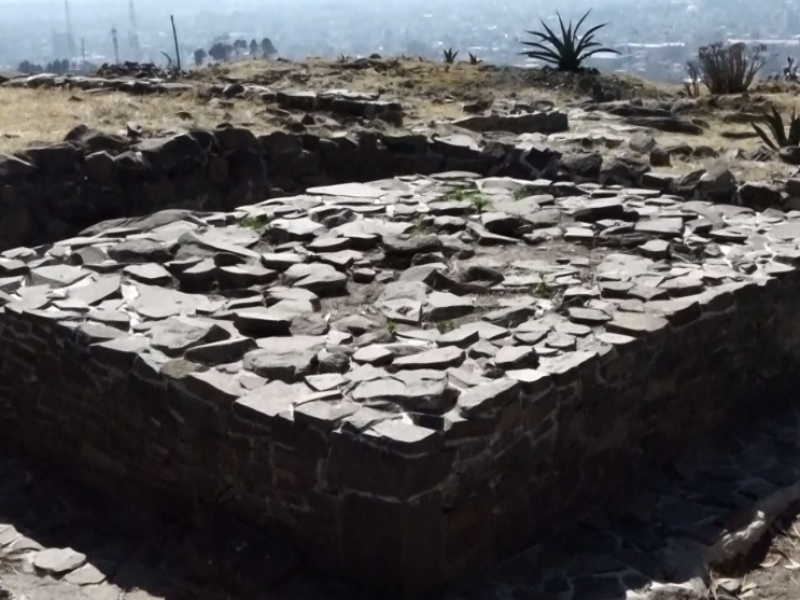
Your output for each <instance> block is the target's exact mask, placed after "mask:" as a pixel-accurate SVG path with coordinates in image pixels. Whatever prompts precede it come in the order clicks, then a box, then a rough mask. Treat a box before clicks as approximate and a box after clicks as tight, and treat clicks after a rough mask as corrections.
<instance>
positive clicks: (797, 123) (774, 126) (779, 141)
mask: <svg viewBox="0 0 800 600" xmlns="http://www.w3.org/2000/svg"><path fill="white" fill-rule="evenodd" d="M764 121H765V122H766V124H767V127H768V128H769V130H770V132H771V133H772V139H770V137H769V136H768V135H767V132H766V131H764V130H763V129H762V128H761V127H759V126H758V125H756V124H755V123H753V129H754V130H755V132H756V133H757V134H758V137H760V138H761V140H762V141H763V142H764V143H765V144H766V145H767V146H769V147H770V148H772V149H773V150H778V149H779V148H785V147H787V146H800V117H797V116H795V112H794V111H792V118H791V120H790V121H789V135H788V136H787V135H786V128H785V127H784V125H783V117H781V115H780V113H779V112H778V111H777V110H775V107H774V106H773V107H772V112H771V113H770V112H767V111H764Z"/></svg>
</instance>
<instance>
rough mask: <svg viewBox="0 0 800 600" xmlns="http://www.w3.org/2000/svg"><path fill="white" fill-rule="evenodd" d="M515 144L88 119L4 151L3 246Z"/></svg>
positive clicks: (449, 163)
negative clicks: (101, 124) (175, 128)
mask: <svg viewBox="0 0 800 600" xmlns="http://www.w3.org/2000/svg"><path fill="white" fill-rule="evenodd" d="M460 137H461V138H463V137H465V136H460ZM456 138H459V136H456ZM509 152H511V153H512V154H513V146H508V145H505V146H504V145H497V144H490V145H488V146H479V145H478V143H477V142H476V141H475V140H473V139H470V138H468V139H466V140H465V139H452V138H448V137H442V138H437V139H429V138H427V137H426V136H424V135H414V134H404V135H395V136H393V135H387V134H375V133H371V132H361V133H357V134H351V135H343V136H339V137H332V138H320V137H318V136H316V135H311V134H305V133H285V132H280V131H278V132H273V133H269V134H265V135H256V134H255V133H253V132H252V131H250V130H248V129H245V128H241V127H227V128H218V129H215V130H193V131H191V132H189V133H178V134H176V135H173V136H169V137H163V138H158V139H146V140H142V141H138V142H136V141H132V140H131V139H128V138H126V137H122V136H117V135H112V134H107V133H101V132H98V131H93V130H90V129H87V128H86V127H84V126H81V127H78V128H76V129H75V130H73V131H72V132H70V134H69V135H67V138H66V140H65V141H64V142H63V143H58V144H49V145H42V146H38V147H32V148H29V149H28V150H26V151H25V152H21V153H19V155H17V156H3V155H0V250H5V249H8V248H13V247H16V246H34V245H38V244H44V243H52V242H54V241H57V240H59V239H64V238H67V237H71V236H73V235H75V234H77V233H78V232H80V231H81V230H83V229H84V228H86V227H89V226H91V225H94V224H96V223H99V222H101V221H104V220H108V219H115V218H121V217H128V216H140V215H146V214H150V213H152V212H155V211H158V210H162V209H165V208H190V209H194V210H201V211H229V210H233V209H234V208H236V207H238V206H242V205H244V204H251V203H255V202H260V201H262V200H264V198H269V197H273V196H280V195H285V194H290V193H294V192H301V191H304V190H305V189H307V188H310V187H314V186H321V185H328V184H332V183H350V182H357V181H370V180H376V179H381V178H388V177H393V176H396V175H404V174H417V173H421V174H430V173H435V172H441V171H445V170H467V171H473V172H477V173H483V174H486V173H488V172H489V171H490V170H491V169H492V167H494V166H498V165H500V164H502V163H503V161H504V160H506V158H507V154H508V153H509ZM506 171H508V169H506Z"/></svg>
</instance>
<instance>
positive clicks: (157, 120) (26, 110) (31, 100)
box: [0, 87, 273, 153]
mask: <svg viewBox="0 0 800 600" xmlns="http://www.w3.org/2000/svg"><path fill="white" fill-rule="evenodd" d="M0 106H2V107H3V109H2V110H0V153H10V152H17V151H19V150H21V149H23V148H25V147H27V146H29V145H31V144H32V143H35V142H53V141H61V140H63V139H64V136H65V135H66V134H67V132H68V131H69V130H70V129H72V128H73V127H75V126H76V125H80V124H85V125H88V126H89V127H95V128H97V129H101V130H104V131H111V132H122V133H123V134H124V132H125V129H126V123H127V122H128V121H135V122H137V123H139V124H140V125H141V126H142V127H143V128H144V130H145V132H147V131H148V130H150V131H162V130H166V129H171V128H178V127H187V126H190V125H198V126H203V127H213V126H215V125H217V124H219V123H222V122H223V121H230V122H232V123H241V124H248V125H249V126H251V127H252V128H254V129H264V130H265V131H266V130H269V129H271V128H273V127H272V126H271V125H270V123H269V121H268V120H266V118H265V116H264V115H263V114H259V113H260V112H261V113H263V107H262V106H260V105H258V104H256V103H254V102H249V101H243V100H242V101H237V102H234V103H231V104H230V105H221V104H219V103H216V102H214V101H212V102H208V101H206V100H204V99H201V98H199V97H198V96H197V95H196V94H194V93H184V94H182V95H170V96H166V95H165V96H129V95H127V94H124V93H119V92H109V93H92V94H87V93H82V92H76V91H74V90H73V91H67V90H59V89H50V90H44V89H38V90H29V89H13V88H8V87H0ZM187 117H190V118H187Z"/></svg>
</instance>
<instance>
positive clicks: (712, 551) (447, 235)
mask: <svg viewBox="0 0 800 600" xmlns="http://www.w3.org/2000/svg"><path fill="white" fill-rule="evenodd" d="M798 239H800V221H798V220H797V215H796V213H794V212H790V213H788V214H787V213H783V212H780V211H777V210H767V211H765V212H762V213H756V212H754V211H753V210H752V209H749V208H746V207H737V206H729V205H719V204H717V205H715V204H711V203H710V202H700V201H690V202H686V201H684V200H682V199H679V198H675V197H671V196H668V195H662V194H660V193H659V192H657V191H648V190H637V189H625V188H621V187H619V186H617V187H611V188H601V187H599V186H597V185H589V184H586V185H582V186H577V185H575V184H564V183H561V184H550V183H546V182H538V183H537V182H526V181H517V180H511V179H506V178H489V179H477V178H476V177H475V176H471V175H469V174H465V173H444V174H441V175H438V176H435V177H403V178H398V179H394V180H386V181H382V182H375V183H372V184H345V185H341V186H334V187H328V188H320V189H315V190H310V193H309V194H308V195H304V196H300V197H297V198H276V199H272V200H268V201H265V202H263V203H260V204H258V205H253V206H250V207H243V208H242V209H240V210H239V211H237V212H235V213H231V214H199V213H191V212H188V211H178V210H173V211H165V212H162V213H158V214H156V215H153V216H151V217H145V218H139V219H129V220H124V221H118V222H112V223H104V224H101V225H98V226H97V227H93V228H91V229H90V230H87V231H86V232H84V235H83V236H81V237H79V238H75V239H72V240H64V241H63V242H60V243H58V244H56V245H55V246H53V247H52V248H49V249H47V248H43V249H41V250H40V251H38V252H37V251H32V250H31V251H25V250H13V251H7V252H5V253H4V254H3V258H2V260H0V269H1V270H2V273H3V275H4V277H3V278H2V279H1V280H0V281H2V282H3V288H2V296H1V297H0V298H1V299H2V302H3V303H5V304H6V308H7V309H14V308H25V309H26V310H34V311H35V310H37V309H47V308H49V310H41V311H40V312H39V313H38V314H41V315H42V317H43V318H56V319H65V320H68V321H71V322H72V323H73V325H74V326H75V327H76V328H77V330H78V331H80V332H81V334H82V335H85V336H87V338H89V339H92V340H95V341H99V342H108V343H109V344H110V346H109V347H114V346H115V344H116V343H118V342H119V343H121V342H123V341H125V340H134V341H135V340H138V341H139V342H140V343H141V344H145V345H149V348H150V350H149V357H150V359H151V360H152V361H154V364H156V365H168V364H177V363H181V364H183V362H182V361H177V363H176V361H172V362H170V360H171V358H170V357H175V356H181V355H182V356H183V357H185V359H186V360H189V361H193V363H196V364H197V365H205V366H202V367H201V368H200V369H199V370H197V369H195V370H193V371H192V372H187V373H182V374H181V375H180V376H181V377H187V378H190V379H192V380H193V381H194V383H193V385H196V386H200V387H198V388H197V389H198V390H200V389H202V390H203V393H206V394H208V393H213V394H217V395H218V396H219V397H221V398H222V397H224V398H228V399H230V398H238V397H243V396H246V394H247V393H248V392H249V391H251V390H254V389H258V388H259V386H265V385H268V386H272V388H274V389H275V391H276V394H273V396H272V397H275V398H278V397H280V399H281V400H280V401H281V402H284V401H286V402H290V403H291V404H292V406H294V405H295V404H296V405H297V406H296V408H295V409H294V410H295V411H302V412H303V413H304V414H308V415H309V417H308V418H340V419H341V418H345V419H346V418H348V415H352V411H349V412H348V411H346V410H345V411H344V412H341V414H339V415H338V417H336V416H335V415H333V414H327V413H321V412H319V411H317V410H316V409H314V401H313V399H314V398H317V399H319V398H325V399H329V400H330V399H337V398H339V399H340V400H341V403H340V404H338V405H337V406H342V407H345V408H346V406H348V404H347V402H348V401H349V399H352V400H355V401H356V402H357V403H359V404H368V405H370V406H372V407H373V408H372V409H371V410H372V411H373V419H377V420H378V421H380V419H394V418H397V417H398V415H399V414H400V413H397V412H396V410H395V409H396V408H397V407H400V408H401V409H402V411H403V413H402V414H403V415H404V416H403V418H407V417H412V418H413V415H415V414H418V412H419V411H423V412H425V411H428V412H430V411H433V412H442V411H445V412H444V414H443V418H444V420H445V421H447V420H450V421H453V420H456V421H457V420H458V419H459V416H458V415H459V413H458V411H459V410H462V411H463V410H478V409H479V408H480V403H477V404H475V405H474V406H473V405H469V406H466V408H465V405H464V404H463V402H464V401H463V398H461V399H460V400H459V402H460V404H459V407H456V408H452V404H451V402H452V390H457V391H460V392H461V394H462V396H464V394H465V392H467V391H468V390H470V389H480V390H485V389H489V388H491V389H494V388H493V387H492V386H491V385H488V384H489V383H490V382H491V381H493V380H494V381H501V382H502V381H506V382H507V381H514V380H516V381H519V382H521V383H523V384H525V383H526V382H529V381H530V377H531V376H532V375H534V374H535V373H536V371H532V368H533V367H537V368H538V369H543V370H545V371H547V370H549V369H559V368H561V367H560V365H563V364H565V362H569V361H570V360H580V357H581V356H582V355H583V354H584V353H586V352H592V351H601V350H602V349H603V348H610V347H611V346H613V345H615V344H626V343H630V342H632V341H633V338H635V337H639V336H642V335H647V333H648V332H649V331H653V330H655V329H657V328H658V327H660V326H662V324H663V323H664V322H665V321H663V319H661V318H660V317H659V316H658V315H659V314H670V315H678V318H680V315H681V314H688V313H689V312H691V310H692V307H693V306H696V304H694V305H693V304H692V302H691V301H690V302H688V303H687V304H682V303H681V299H682V298H685V297H687V296H693V297H696V295H697V294H699V293H701V292H702V291H703V290H704V289H711V288H713V287H715V286H718V285H722V284H724V283H726V282H736V281H742V280H744V279H746V278H749V277H758V276H759V275H763V274H770V273H778V272H780V271H781V270H785V269H791V268H793V267H789V266H788V265H787V263H792V264H793V261H795V260H796V257H797V252H798V249H797V244H798ZM659 311H661V312H659ZM676 311H677V312H676ZM687 311H688V312H687ZM132 335H133V336H134V337H131V336H132ZM276 336H277V337H276ZM278 342H280V343H278ZM123 345H124V344H123ZM120 347H122V346H120ZM184 362H185V361H184ZM186 364H188V363H186ZM165 368H166V367H165ZM487 385H488V387H483V386H487ZM278 392H279V393H278ZM466 396H470V395H469V394H468V393H467V394H466ZM479 396H480V399H481V402H486V401H489V400H490V398H489V397H488V396H486V394H485V393H483V392H482V393H481V394H479ZM477 399H478V398H477V396H476V400H477ZM301 405H302V406H301ZM393 407H394V408H393ZM318 408H321V407H318ZM381 415H382V416H381ZM798 418H800V414H798V413H796V410H795V409H791V410H787V411H783V412H780V413H779V414H776V415H760V416H758V417H757V418H755V417H754V418H753V419H744V420H742V424H741V427H740V428H739V429H736V430H734V431H726V432H720V433H721V439H720V440H709V444H708V447H707V448H704V449H702V451H698V450H695V449H691V453H690V454H688V455H687V456H686V458H685V459H684V460H683V461H682V462H680V463H678V464H677V465H676V466H675V468H674V469H673V470H672V471H670V472H669V473H664V474H663V475H661V476H660V477H656V476H654V478H653V480H652V481H650V482H647V483H646V484H644V489H641V490H639V489H637V490H631V491H630V494H629V496H630V497H629V498H628V500H629V502H626V503H625V505H624V506H623V508H622V509H621V510H615V511H613V512H610V511H604V512H600V513H598V514H596V515H595V516H593V517H592V518H590V519H588V520H586V521H585V522H583V523H581V524H580V525H579V526H578V527H577V528H576V529H574V530H572V531H571V532H568V533H567V534H565V535H563V536H560V537H559V538H558V541H557V542H546V543H544V544H542V545H539V546H536V547H533V548H531V549H530V550H529V551H528V552H525V553H524V554H522V555H521V556H519V557H517V558H515V559H512V560H510V561H509V562H508V563H507V564H504V565H501V566H500V567H499V568H498V569H497V570H496V571H495V572H493V573H492V574H490V575H489V576H488V577H486V578H485V579H483V580H482V581H481V582H473V583H470V584H469V585H467V586H466V587H465V588H464V589H456V590H453V591H452V592H451V593H450V596H449V597H451V598H453V600H456V599H460V598H464V599H465V600H466V599H467V598H487V599H488V598H503V599H507V598H513V599H515V600H518V599H527V598H536V599H543V600H549V599H554V598H559V599H567V598H569V599H574V600H579V599H585V598H593V599H604V600H612V599H621V598H625V597H627V598H648V599H650V600H664V599H665V598H710V597H714V596H713V594H717V595H716V596H715V597H717V598H724V597H725V596H723V595H720V592H719V590H720V585H724V586H725V590H723V591H725V593H727V594H729V596H731V597H734V598H736V597H747V596H746V595H745V594H747V593H749V592H752V591H753V590H754V589H755V588H754V587H753V584H754V583H755V584H756V585H759V586H762V587H763V594H762V588H759V595H758V596H756V597H759V598H762V597H770V596H767V595H766V594H767V593H771V594H773V595H774V596H775V597H780V596H779V595H778V594H779V593H785V594H790V595H791V593H793V592H792V591H791V590H792V589H794V588H792V586H794V585H795V584H794V582H793V580H792V579H791V577H790V576H787V577H783V578H779V577H777V576H776V577H774V578H768V576H767V572H766V571H759V572H758V573H757V574H756V575H748V576H747V577H744V578H742V577H739V578H738V579H736V580H735V581H728V580H729V579H731V578H730V577H728V576H727V575H726V577H723V579H725V581H724V582H723V583H720V577H721V575H719V574H717V573H715V572H710V571H709V570H708V567H712V568H718V569H720V570H722V569H726V568H731V566H732V565H733V566H737V565H740V564H741V561H740V560H739V559H740V557H741V556H742V555H744V554H747V553H748V552H749V550H750V549H751V547H753V546H754V545H755V544H756V543H757V542H759V541H760V540H761V539H762V538H763V537H764V536H766V535H768V533H769V528H770V526H771V524H772V523H773V521H774V520H775V519H777V518H778V517H780V516H781V514H783V513H784V512H785V511H786V510H787V509H788V507H789V506H790V505H791V504H792V503H794V502H796V501H797V500H798V499H800V446H798V444H799V443H800V422H799V421H798ZM376 422H377V421H376ZM3 456H4V460H3V462H2V466H1V467H0V478H2V485H0V516H2V520H0V522H3V523H5V525H3V526H0V547H2V556H3V565H4V569H5V570H4V572H3V574H2V580H1V581H0V588H2V589H4V590H5V591H6V595H10V596H11V597H13V598H22V597H31V596H33V597H36V596H38V595H41V596H42V597H44V596H47V597H53V596H59V595H63V596H65V597H66V596H70V597H74V598H83V597H84V596H88V597H89V598H95V599H100V598H102V599H103V600H106V599H108V600H111V599H115V600H116V599H117V598H120V597H121V595H122V594H124V595H125V596H126V597H131V596H135V597H137V598H140V597H141V598H143V597H147V596H154V597H159V598H172V597H184V596H185V597H194V596H213V595H219V594H223V593H225V594H231V595H233V596H234V597H243V598H246V597H255V596H257V595H259V592H261V593H262V595H263V594H266V595H265V596H264V597H267V598H287V599H288V598H292V599H296V598H305V597H308V598H331V597H333V598H335V597H340V596H341V597H345V596H347V597H359V596H358V593H357V590H355V589H353V588H351V587H348V586H343V585H340V584H338V583H335V582H332V581H331V580H330V579H326V578H322V577H319V576H317V575H315V574H314V573H313V571H311V570H310V569H309V568H308V567H307V566H305V565H304V564H303V562H302V560H301V558H299V557H297V556H295V555H294V554H292V553H291V552H289V551H288V550H286V549H283V548H279V547H275V546H271V545H270V544H269V543H268V542H267V541H265V540H264V539H263V538H252V537H248V533H247V529H246V528H244V529H243V528H241V527H238V528H237V525H236V524H235V523H232V522H228V521H223V520H219V519H218V518H217V517H215V518H212V519H210V520H209V522H210V523H212V524H214V526H212V527H208V526H207V525H206V526H203V525H202V524H201V525H198V526H196V528H195V527H194V526H193V527H187V526H178V525H175V526H173V527H165V526H163V525H162V526H158V525H156V524H154V521H153V517H152V516H147V515H140V516H138V517H137V518H136V519H134V518H132V517H129V516H128V515H127V513H124V512H121V509H119V508H117V507H116V506H113V505H111V504H109V503H108V501H107V500H105V499H98V498H97V497H95V496H93V495H92V494H90V493H87V492H86V491H85V490H83V489H82V488H80V487H78V486H72V485H71V484H68V483H63V482H61V481H60V480H59V479H58V478H57V476H56V475H55V474H53V473H52V472H48V471H47V469H42V468H41V467H38V466H30V465H29V464H28V463H25V462H24V461H21V459H20V458H19V457H17V456H14V455H13V454H10V453H5V454H4V455H3ZM155 531H158V534H157V535H156V536H155V537H153V532H155ZM240 535H241V536H244V537H243V538H242V537H239V536H240ZM250 535H251V534H250ZM243 539H244V540H247V541H248V543H247V544H243V542H242V540H243ZM231 544H233V545H235V546H236V547H240V548H241V547H246V548H251V551H252V553H254V554H251V553H249V552H245V553H244V554H243V555H240V556H239V558H237V559H236V560H232V561H227V560H223V558H221V557H224V556H226V555H227V556H230V554H231V550H230V548H231ZM234 554H235V553H234ZM220 561H222V562H220ZM209 564H210V565H215V566H214V567H213V568H209V567H208V565H209ZM253 564H256V565H257V567H258V571H257V572H258V577H259V578H257V579H254V577H255V574H254V572H253V571H252V565H253ZM786 564H788V565H789V566H792V563H786ZM248 569H250V570H248ZM203 573H205V575H203V577H201V578H200V579H199V580H198V576H199V575H202V574H203ZM769 573H771V574H772V573H775V571H769ZM248 582H250V583H252V582H257V584H258V586H257V589H253V588H252V587H249V584H248ZM787 590H788V591H787ZM737 594H740V595H739V596H737Z"/></svg>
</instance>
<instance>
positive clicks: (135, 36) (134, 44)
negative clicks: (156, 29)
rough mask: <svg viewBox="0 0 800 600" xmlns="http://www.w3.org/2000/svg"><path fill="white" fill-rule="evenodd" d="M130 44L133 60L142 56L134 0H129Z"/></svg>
mask: <svg viewBox="0 0 800 600" xmlns="http://www.w3.org/2000/svg"><path fill="white" fill-rule="evenodd" d="M128 26H129V27H130V30H129V31H128V46H130V50H131V52H132V53H133V60H135V61H138V60H139V59H140V58H141V46H140V45H139V33H138V31H137V28H136V11H135V9H134V7H133V0H128Z"/></svg>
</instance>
